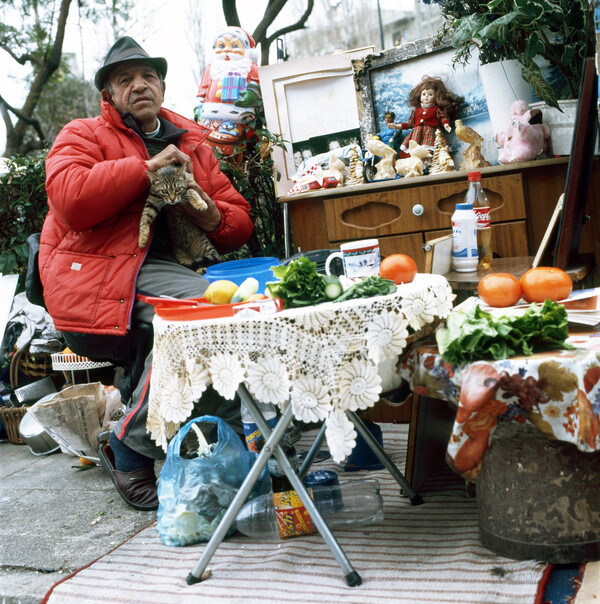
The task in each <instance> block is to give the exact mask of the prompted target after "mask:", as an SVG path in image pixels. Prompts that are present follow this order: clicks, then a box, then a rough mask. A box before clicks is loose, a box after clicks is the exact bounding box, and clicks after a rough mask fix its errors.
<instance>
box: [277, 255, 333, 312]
mask: <svg viewBox="0 0 600 604" xmlns="http://www.w3.org/2000/svg"><path fill="white" fill-rule="evenodd" d="M316 267H317V263H316V262H311V261H310V260H309V259H308V258H306V256H300V258H298V259H297V260H294V261H293V262H290V263H289V264H287V265H279V266H274V267H273V269H272V270H273V274H274V275H275V277H277V278H278V279H280V281H275V282H271V283H267V287H268V288H269V292H270V293H271V295H273V296H274V297H276V298H281V299H282V300H283V307H284V308H297V307H301V306H310V305H311V304H320V303H321V302H325V301H326V300H327V296H326V295H325V283H324V281H323V275H320V274H319V273H317V268H316Z"/></svg>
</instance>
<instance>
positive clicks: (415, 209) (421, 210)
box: [412, 203, 425, 216]
mask: <svg viewBox="0 0 600 604" xmlns="http://www.w3.org/2000/svg"><path fill="white" fill-rule="evenodd" d="M412 213H413V214H414V215H415V216H422V215H423V214H424V213H425V208H424V207H423V206H422V205H421V204H420V203H417V204H415V205H414V206H413V207H412Z"/></svg>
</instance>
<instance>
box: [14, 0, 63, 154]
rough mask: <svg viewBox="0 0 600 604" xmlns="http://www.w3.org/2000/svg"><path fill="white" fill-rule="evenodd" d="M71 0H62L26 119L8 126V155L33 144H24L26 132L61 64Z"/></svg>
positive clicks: (27, 103) (26, 108)
mask: <svg viewBox="0 0 600 604" xmlns="http://www.w3.org/2000/svg"><path fill="white" fill-rule="evenodd" d="M71 2H72V0H61V3H60V11H59V15H58V23H57V28H56V37H55V38H54V42H53V44H52V48H51V49H50V53H49V54H48V56H47V58H46V59H45V60H44V62H43V64H42V66H41V68H40V70H39V71H38V72H37V74H36V76H35V78H34V80H33V83H32V85H31V88H30V89H29V93H28V94H27V98H26V99H25V104H24V105H23V108H22V109H21V114H22V115H23V116H24V117H25V118H26V119H23V118H19V119H18V120H17V122H16V124H15V126H14V128H12V129H8V128H7V141H6V150H5V152H4V153H5V155H6V156H9V157H10V156H13V155H19V154H21V153H23V152H24V149H25V147H27V148H29V149H30V148H31V144H28V145H24V140H25V134H26V133H27V129H28V128H30V127H31V125H32V121H33V120H31V118H32V117H33V113H34V111H35V108H36V106H37V104H38V101H39V98H40V95H41V93H42V90H43V88H44V86H45V85H46V82H47V81H48V80H49V79H50V77H51V76H52V74H53V73H54V72H55V71H56V69H57V68H58V66H59V65H60V58H61V56H62V47H63V42H64V38H65V27H66V24H67V18H68V16H69V8H70V6H71ZM28 118H29V119H28ZM5 122H6V117H5ZM41 134H42V133H41V132H39V131H38V135H39V136H40V137H41ZM44 144H45V141H43V140H42V141H40V146H43V145H44ZM34 146H35V147H37V144H36V143H34Z"/></svg>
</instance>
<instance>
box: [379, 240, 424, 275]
mask: <svg viewBox="0 0 600 604" xmlns="http://www.w3.org/2000/svg"><path fill="white" fill-rule="evenodd" d="M379 253H380V254H381V257H382V258H384V257H385V256H390V255H391V254H406V255H407V256H410V257H411V258H412V259H413V260H414V261H415V262H416V263H417V270H418V271H419V272H423V268H424V265H425V254H424V252H423V236H422V235H421V233H413V234H411V235H394V236H392V237H380V238H379Z"/></svg>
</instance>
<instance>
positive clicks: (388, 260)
mask: <svg viewBox="0 0 600 604" xmlns="http://www.w3.org/2000/svg"><path fill="white" fill-rule="evenodd" d="M416 274H417V263H416V262H415V261H414V260H413V259H412V258H411V257H410V256H407V255H406V254H390V255H389V256H386V257H385V258H384V259H383V260H382V261H381V263H380V265H379V276H380V277H383V278H384V279H391V280H392V281H393V282H394V283H395V284H396V285H400V283H410V282H411V281H412V280H413V279H414V278H415V275H416Z"/></svg>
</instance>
